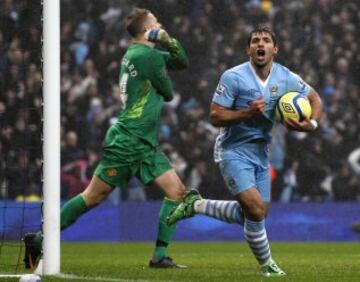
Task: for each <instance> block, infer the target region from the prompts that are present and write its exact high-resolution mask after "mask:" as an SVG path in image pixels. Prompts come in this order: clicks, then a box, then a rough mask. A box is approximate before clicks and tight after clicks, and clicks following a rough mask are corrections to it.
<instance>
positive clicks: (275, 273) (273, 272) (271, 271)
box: [260, 259, 286, 277]
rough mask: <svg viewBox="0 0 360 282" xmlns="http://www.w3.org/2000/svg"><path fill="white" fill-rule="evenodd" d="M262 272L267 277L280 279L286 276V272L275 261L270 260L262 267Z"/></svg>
mask: <svg viewBox="0 0 360 282" xmlns="http://www.w3.org/2000/svg"><path fill="white" fill-rule="evenodd" d="M260 272H261V274H262V275H263V276H265V277H279V276H285V275H286V273H285V271H283V270H282V269H281V268H280V267H279V266H278V265H277V264H276V262H275V261H274V260H273V259H270V260H269V262H268V263H267V264H265V265H263V266H261V267H260Z"/></svg>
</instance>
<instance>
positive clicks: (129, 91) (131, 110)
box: [118, 39, 188, 146]
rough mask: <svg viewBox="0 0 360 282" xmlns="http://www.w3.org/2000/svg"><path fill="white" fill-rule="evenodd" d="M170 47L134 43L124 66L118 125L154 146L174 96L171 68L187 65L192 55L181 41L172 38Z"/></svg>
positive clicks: (121, 72) (121, 79)
mask: <svg viewBox="0 0 360 282" xmlns="http://www.w3.org/2000/svg"><path fill="white" fill-rule="evenodd" d="M166 49H167V51H160V50H158V49H155V48H151V47H149V46H147V45H145V44H141V43H134V44H132V45H131V46H130V47H129V49H128V50H127V52H126V53H125V55H124V57H123V59H122V62H121V69H120V77H119V81H120V92H121V100H122V103H123V110H122V111H121V112H120V113H119V120H118V125H119V126H120V128H121V130H123V131H125V132H126V133H127V134H130V135H132V136H135V137H137V138H139V139H141V140H142V141H145V142H148V143H150V144H151V145H152V146H157V145H158V128H159V119H160V112H161V107H162V105H163V102H164V101H170V100H172V98H173V87H172V82H171V79H170V77H169V75H168V73H167V69H184V68H186V67H187V66H188V58H187V56H186V54H185V51H184V50H183V48H182V47H181V45H180V43H179V42H178V41H177V40H176V39H171V40H170V42H169V43H168V44H167V46H166Z"/></svg>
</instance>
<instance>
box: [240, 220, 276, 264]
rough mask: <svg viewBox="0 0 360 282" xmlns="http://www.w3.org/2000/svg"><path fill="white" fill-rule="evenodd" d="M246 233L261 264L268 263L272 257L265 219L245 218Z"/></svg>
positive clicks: (246, 237)
mask: <svg viewBox="0 0 360 282" xmlns="http://www.w3.org/2000/svg"><path fill="white" fill-rule="evenodd" d="M244 235H245V239H246V241H247V242H248V244H249V247H250V249H251V251H252V252H253V254H254V255H255V258H256V259H257V261H258V262H259V264H260V266H262V265H264V264H266V263H267V262H268V261H269V260H270V259H271V251H270V245H269V241H268V238H267V235H266V230H265V220H262V221H252V220H249V219H247V218H245V224H244Z"/></svg>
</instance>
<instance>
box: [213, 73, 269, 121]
mask: <svg viewBox="0 0 360 282" xmlns="http://www.w3.org/2000/svg"><path fill="white" fill-rule="evenodd" d="M238 92H239V89H238V85H237V79H236V75H235V74H234V73H231V72H225V73H224V74H223V75H222V76H221V79H220V82H219V84H218V86H217V88H216V90H215V93H214V97H213V101H212V103H211V107H210V122H211V124H212V125H214V126H217V127H222V126H230V125H233V124H236V123H239V122H241V121H244V120H247V119H251V118H253V117H256V116H260V115H261V114H262V113H263V112H264V110H265V101H264V99H263V98H260V99H258V100H254V101H253V102H252V103H250V105H249V107H248V108H244V109H240V110H234V109H233V108H232V106H233V104H234V101H235V98H236V96H237V95H238Z"/></svg>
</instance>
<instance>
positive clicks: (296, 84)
mask: <svg viewBox="0 0 360 282" xmlns="http://www.w3.org/2000/svg"><path fill="white" fill-rule="evenodd" d="M310 89H311V87H310V86H309V85H308V84H306V83H305V82H304V81H303V80H302V79H301V78H300V77H299V76H298V75H297V74H295V73H293V72H291V71H290V70H289V69H288V68H286V67H284V66H282V65H280V64H277V63H273V65H272V68H271V71H270V74H269V76H268V78H267V79H266V81H262V80H260V78H259V77H258V76H257V75H256V73H255V70H254V68H253V67H252V66H251V64H250V62H247V63H244V64H241V65H238V66H236V67H233V68H231V69H229V70H227V71H225V72H224V74H223V75H222V76H221V79H220V82H219V84H218V86H217V88H216V91H215V93H214V97H213V100H212V101H213V102H214V103H216V104H218V105H220V106H223V107H225V108H230V109H233V110H241V109H244V108H247V107H249V105H250V103H251V102H253V101H254V100H257V99H259V98H260V97H264V99H265V112H264V113H263V114H262V115H261V116H259V117H256V118H251V119H249V120H246V121H242V122H239V123H238V124H236V125H232V126H228V127H223V128H221V130H220V134H219V136H218V137H217V139H216V145H215V161H220V160H221V152H222V151H223V150H226V149H232V148H236V147H239V146H240V145H241V144H243V143H247V142H249V141H251V140H254V139H264V140H265V141H266V142H267V143H270V142H271V136H270V131H271V129H272V127H273V125H274V122H275V106H276V103H277V101H278V99H279V98H280V97H281V96H282V95H283V94H285V93H287V92H289V91H296V92H299V93H300V94H301V95H304V96H307V95H308V94H309V92H310Z"/></svg>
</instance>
